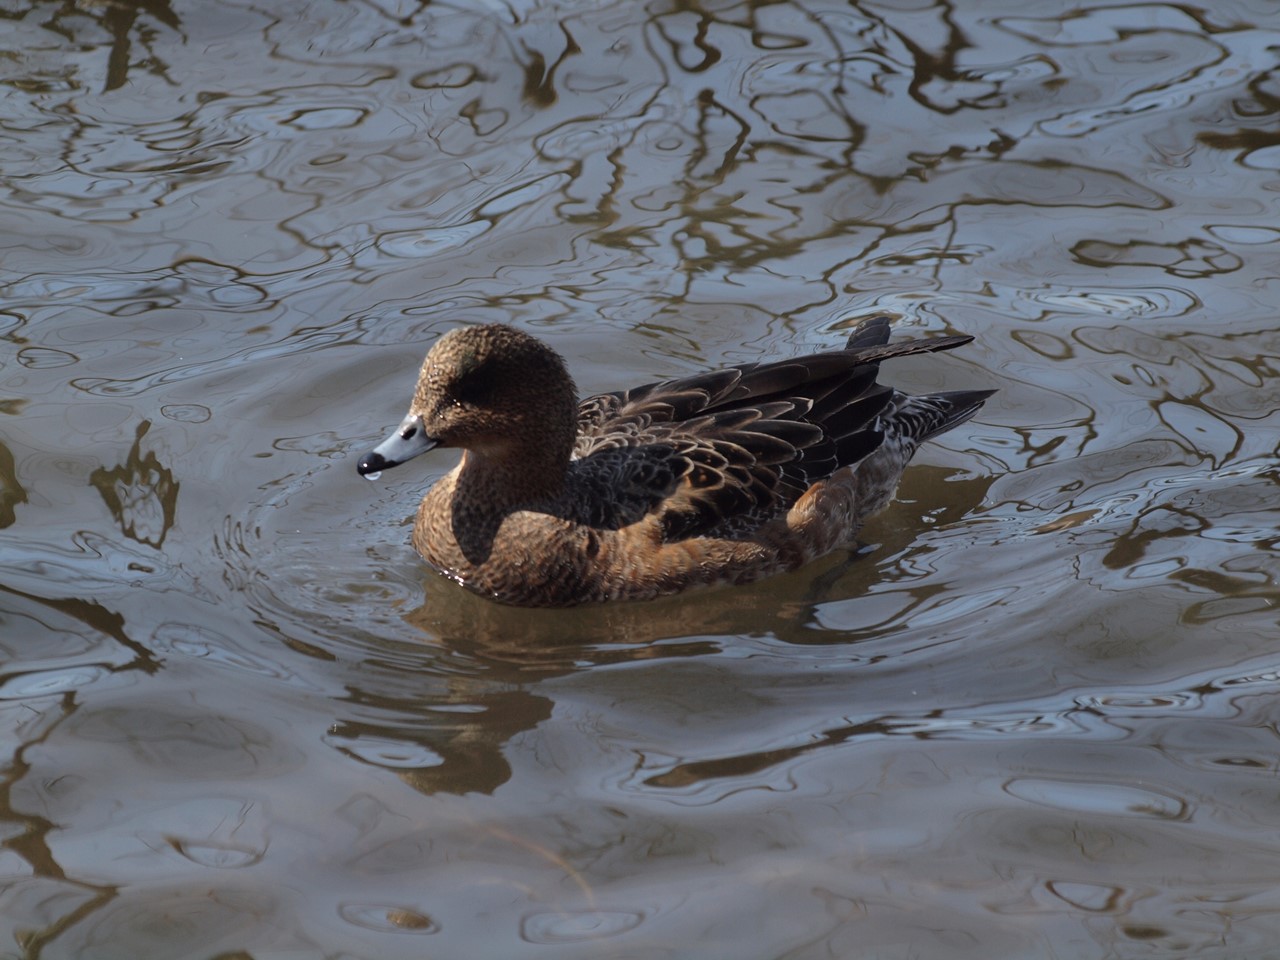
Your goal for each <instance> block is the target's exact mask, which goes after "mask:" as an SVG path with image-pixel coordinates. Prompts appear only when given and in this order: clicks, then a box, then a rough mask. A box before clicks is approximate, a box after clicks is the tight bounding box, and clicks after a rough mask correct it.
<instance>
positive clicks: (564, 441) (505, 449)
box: [357, 323, 577, 476]
mask: <svg viewBox="0 0 1280 960" xmlns="http://www.w3.org/2000/svg"><path fill="white" fill-rule="evenodd" d="M576 418H577V399H576V391H575V389H574V386H573V380H572V379H571V378H570V377H569V373H568V371H567V370H566V369H565V365H564V361H563V360H561V359H560V356H559V355H558V354H557V353H556V352H555V351H554V350H552V349H551V348H550V347H548V346H547V345H546V344H544V343H542V342H541V341H540V340H537V339H535V338H533V337H531V336H529V335H528V334H526V333H522V332H520V331H519V330H516V329H514V328H512V327H508V326H506V325H505V324H500V323H494V324H486V325H484V326H476V327H460V328H458V329H456V330H450V331H449V332H448V333H446V334H445V335H444V336H443V337H441V338H440V339H439V340H437V341H436V343H435V345H434V346H433V347H432V348H431V350H430V352H429V353H428V354H427V359H426V360H425V361H424V362H423V364H422V372H421V374H420V375H419V376H418V387H417V390H416V391H415V392H414V395H413V403H412V404H411V405H410V407H409V415H408V416H407V417H405V418H404V420H403V421H401V423H400V426H398V427H397V428H396V429H395V431H394V432H393V433H392V434H391V435H390V436H389V437H387V439H386V440H384V441H383V442H382V443H380V444H378V446H376V447H375V448H374V449H373V450H372V451H371V452H370V453H368V454H367V455H366V456H364V457H362V458H361V460H360V463H359V465H358V467H357V469H358V470H359V471H360V473H361V475H363V476H370V475H372V474H376V473H378V472H379V471H382V470H386V469H388V468H390V467H394V466H396V465H397V464H401V463H404V462H405V461H406V460H409V459H411V458H413V457H416V456H417V455H418V454H420V453H426V452H427V451H428V450H431V449H432V448H434V447H461V448H463V449H465V450H468V451H473V452H475V453H477V454H479V455H481V456H484V457H486V458H491V459H504V458H511V457H522V458H529V459H537V460H542V459H544V458H546V457H548V456H550V457H553V458H556V459H559V460H560V461H561V462H562V463H567V462H568V459H569V451H570V450H571V449H572V447H573V439H574V435H575V432H576ZM531 466H532V464H531Z"/></svg>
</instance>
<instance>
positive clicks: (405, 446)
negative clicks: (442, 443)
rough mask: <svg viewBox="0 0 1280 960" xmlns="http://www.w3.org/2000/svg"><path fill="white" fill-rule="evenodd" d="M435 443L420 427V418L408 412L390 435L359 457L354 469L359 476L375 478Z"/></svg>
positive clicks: (424, 451)
mask: <svg viewBox="0 0 1280 960" xmlns="http://www.w3.org/2000/svg"><path fill="white" fill-rule="evenodd" d="M435 445H436V441H435V440H432V439H431V438H430V437H428V436H427V431H426V430H424V429H423V428H422V418H421V417H415V416H414V415H413V414H410V415H409V416H407V417H405V418H404V420H402V421H401V422H400V426H398V427H396V429H395V432H394V433H393V434H391V436H389V437H387V439H385V440H383V441H382V442H381V443H380V444H378V445H377V446H376V447H374V448H373V449H372V450H371V451H369V452H368V453H367V454H365V455H364V456H363V457H361V458H360V462H359V464H357V465H356V469H357V470H358V471H359V472H360V476H362V477H368V478H369V479H370V480H376V479H377V477H378V474H380V473H381V472H382V471H383V470H389V469H391V468H392V467H395V466H399V465H400V464H402V463H404V462H405V461H406V460H412V459H413V458H414V457H416V456H417V455H418V454H420V453H426V452H427V451H428V450H430V449H431V448H432V447H434V446H435Z"/></svg>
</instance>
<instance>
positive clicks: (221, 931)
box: [0, 0, 1280, 960]
mask: <svg viewBox="0 0 1280 960" xmlns="http://www.w3.org/2000/svg"><path fill="white" fill-rule="evenodd" d="M1277 44H1280V17H1277V15H1276V13H1275V11H1274V10H1272V9H1271V5H1269V4H1266V3H1259V2H1248V0H1238V2H1234V3H1217V4H1213V5H1212V9H1206V10H1201V9H1199V8H1195V7H1188V6H1185V5H1181V6H1179V5H1173V4H1170V3H1147V4H1137V3H1109V2H1104V3H1099V4H1095V5H1093V6H1091V7H1087V8H1075V7H1071V8H1068V7H1067V6H1065V5H1064V6H1062V7H1060V8H1058V9H1057V10H1054V9H1053V8H1052V7H1049V6H1046V7H1045V8H1044V9H1041V8H1039V7H1035V8H1031V7H1028V5H1027V4H1025V3H1013V2H983V3H978V2H976V0H966V2H962V3H951V4H933V5H929V4H927V3H919V4H914V5H911V4H869V3H867V4H853V5H850V4H837V3H830V4H824V3H821V2H813V3H805V4H801V3H776V4H750V3H737V4H735V3H724V4H706V5H697V4H661V3H654V4H650V5H647V6H646V5H642V4H637V3H632V2H615V3H577V4H573V3H566V4H560V5H537V4H533V3H520V4H515V5H502V4H496V3H491V4H483V5H452V6H450V5H442V4H416V3H395V2H382V0H368V2H363V3H357V2H347V3H338V2H317V3H312V4H306V5H299V4H288V3H282V2H269V3H266V4H257V5H253V6H249V5H241V4H236V3H232V2H208V3H191V2H186V0H178V2H174V3H171V4H170V3H165V2H159V3H147V4H134V3H131V2H130V3H119V4H112V5H98V4H81V5H76V6H68V5H61V4H54V3H50V2H35V3H31V2H27V0H14V2H9V3H8V4H7V5H5V6H3V7H0V83H2V84H3V88H2V89H3V91H4V92H3V99H2V100H0V103H2V104H3V109H2V112H0V116H2V118H3V119H2V120H0V158H2V161H3V162H2V163H0V294H2V296H0V337H2V338H3V341H4V342H3V345H2V346H0V650H2V654H0V656H2V657H3V662H4V666H3V674H2V675H0V714H2V716H3V721H2V722H3V726H2V729H3V730H4V748H3V756H4V758H5V762H4V767H3V790H2V791H0V957H15V958H16V957H39V958H45V960H53V958H95V960H96V958H116V957H119V958H135V957H166V958H192V960H196V958H199V960H212V958H215V957H227V958H230V957H237V958H241V957H253V958H257V960H267V958H270V960H282V958H293V957H299V958H300V957H320V956H324V957H335V958H336V957H342V958H377V960H395V958H401V957H403V958H421V957H426V956H430V957H441V958H443V957H466V958H477V957H479V958H487V957H495V958H504V960H510V958H524V957H529V958H533V957H554V958H557V960H559V958H570V960H572V958H600V957H610V958H618V960H650V958H661V957H672V958H685V957H695V958H734V960H773V958H784V957H785V958H788V960H807V958H820V957H821V958H826V957H874V958H884V960H897V958H908V957H910V958H940V960H942V958H945V960H955V958H965V957H974V958H984V960H985V958H991V957H1048V956H1052V957H1056V958H1091V957H1099V958H1102V957H1117V958H1119V957H1123V958H1130V957H1183V956H1191V955H1194V956H1196V957H1205V958H1212V957H1221V958H1239V957H1242V956H1255V957H1256V956H1264V955H1267V954H1268V953H1269V952H1272V951H1274V947H1273V944H1274V943H1275V942H1276V941H1277V938H1278V937H1280V896H1278V895H1277V893H1276V884H1275V878H1276V876H1277V874H1278V873H1280V842H1278V841H1277V839H1276V837H1277V830H1276V827H1277V824H1278V823H1280V814H1278V813H1277V809H1276V803H1275V782H1276V771H1277V761H1276V756H1277V746H1278V744H1277V722H1278V721H1280V714H1278V711H1277V707H1276V695H1277V693H1280V653H1277V649H1276V643H1275V639H1274V638H1275V636H1276V626H1277V614H1276V605H1277V601H1278V599H1280V590H1278V589H1277V583H1276V581H1277V576H1278V575H1280V565H1278V564H1277V543H1278V542H1280V538H1278V537H1277V534H1276V530H1277V526H1278V520H1280V508H1278V507H1277V506H1276V503H1277V489H1276V487H1277V483H1278V482H1280V471H1277V467H1276V454H1277V439H1278V437H1280V433H1278V432H1277V427H1278V426H1280V422H1278V420H1280V416H1278V415H1277V412H1276V411H1277V408H1280V403H1278V402H1277V401H1278V400H1280V393H1278V391H1277V387H1276V383H1277V381H1276V374H1277V370H1276V367H1277V357H1280V332H1277V322H1276V315H1275V308H1274V305H1273V304H1274V301H1275V291H1276V279H1275V278H1276V275H1277V264H1280V228H1277V226H1276V224H1277V222H1280V217H1278V216H1277V200H1276V195H1277V191H1280V177H1278V175H1277V174H1278V171H1280V153H1278V151H1280V147H1278V146H1277V142H1278V141H1277V138H1276V135H1275V132H1274V131H1275V123H1276V113H1277V111H1280V81H1277V79H1276V76H1275V56H1274V49H1275V47H1276V46H1277ZM873 312H889V313H892V314H893V315H894V316H896V317H898V318H899V319H898V320H897V321H896V326H897V327H898V328H899V330H900V333H899V335H907V334H912V335H922V334H943V333H952V332H963V333H969V334H973V335H974V336H975V337H976V338H977V339H976V341H975V342H974V343H973V344H971V345H970V346H968V347H966V348H964V349H963V350H961V351H957V352H955V353H952V354H949V355H947V356H945V357H929V358H915V359H907V360H903V361H898V362H895V364H893V365H892V366H891V367H890V368H887V369H886V372H887V374H888V377H889V379H890V380H891V381H892V382H893V383H895V384H896V385H898V386H900V387H903V388H906V389H911V390H917V391H921V390H932V389H971V388H972V389H980V388H985V387H993V388H998V389H999V390H1000V392H999V393H998V394H997V395H996V397H995V398H993V400H992V401H991V402H989V403H988V405H987V407H986V408H985V409H984V410H983V412H982V414H981V415H980V416H979V417H978V418H977V419H976V420H975V421H972V422H970V423H969V424H966V425H965V426H964V427H962V428H960V429H959V430H956V431H954V432H952V433H949V434H947V435H946V436H945V437H943V438H941V441H940V442H937V443H933V444H930V445H929V446H928V447H926V448H925V449H924V450H922V451H921V453H920V454H919V455H918V456H917V458H916V463H915V466H913V467H912V469H911V470H910V471H909V472H908V474H907V477H906V479H905V482H904V484H903V487H902V490H901V493H900V499H899V502H898V503H897V504H895V506H894V507H893V508H892V509H891V510H890V511H889V512H888V513H886V514H884V515H883V516H881V517H880V518H878V519H877V520H876V521H875V522H874V523H873V524H872V525H871V526H870V527H869V528H868V529H867V530H866V531H865V537H864V538H865V540H866V547H865V548H864V549H862V550H860V551H859V552H858V553H857V554H856V555H854V556H838V557H832V558H829V559H828V560H826V561H823V562H821V563H818V564H815V565H813V566H812V567H809V568H806V569H805V570H803V571H800V572H798V573H795V574H792V575H789V576H786V577H782V578H778V579H776V580H772V581H768V582H766V583H762V584H757V585H752V586H749V587H745V588H740V589H736V590H723V591H715V592H710V593H704V594H697V595H691V596H687V597H676V598H671V599H667V600H663V601H659V602H655V603H648V604H638V605H617V606H609V607H597V608H584V609H577V610H570V611H558V612H557V611H519V610H511V609H508V608H503V607H499V606H495V605H493V604H489V603H487V602H485V601H483V600H480V599H478V598H475V597H471V596H469V595H467V594H465V593H464V592H463V591H461V590H460V589H459V588H457V587H455V586H454V585H452V584H450V583H448V582H447V581H444V580H441V579H439V578H437V577H434V576H432V575H430V574H429V573H427V572H426V571H425V570H424V568H423V567H422V565H421V563H420V562H419V560H418V559H417V557H416V555H415V554H414V553H413V551H412V549H411V548H410V547H409V545H408V527H407V526H406V518H407V517H408V516H409V515H410V513H411V512H412V510H413V506H414V503H415V501H416V498H417V497H418V496H419V495H420V493H421V491H422V489H423V488H424V487H425V486H426V485H427V484H428V483H429V482H430V481H431V480H432V479H434V477H436V476H438V475H439V474H440V473H442V472H443V471H445V470H446V469H448V468H449V466H450V465H451V464H452V462H453V457H454V455H453V454H451V453H450V452H449V451H439V452H437V453H433V454H431V455H430V456H428V457H424V458H422V459H421V460H420V461H414V463H413V464H411V465H410V466H409V467H405V468H403V469H402V471H401V470H398V471H396V472H395V473H393V474H389V475H387V476H386V477H385V478H383V479H379V480H378V481H377V482H376V483H373V484H369V483H366V482H364V481H363V480H361V479H360V478H359V477H358V476H357V475H356V471H355V461H356V459H357V458H358V457H359V455H360V454H362V453H364V452H365V451H366V450H367V449H368V448H369V447H371V446H372V444H373V443H375V442H377V440H379V439H380V438H381V437H382V436H383V435H385V433H386V431H387V430H389V429H390V428H391V427H393V426H394V425H395V424H396V423H398V422H399V420H400V418H401V417H402V416H403V415H404V411H405V408H406V406H407V404H408V400H409V396H410V392H411V389H412V384H413V381H414V378H415V376H416V371H417V367H418V365H419V364H420V362H421V358H422V354H423V353H424V352H425V350H426V348H427V347H428V346H429V345H430V344H431V343H432V342H433V340H434V339H435V337H437V336H438V335H439V334H440V333H441V332H442V331H444V330H446V329H448V328H450V327H452V326H454V325H455V324H456V323H457V322H459V321H460V320H468V321H491V320H501V321H506V322H511V323H515V324H517V325H519V326H521V327H522V328H524V329H526V330H529V331H531V332H534V333H535V334H537V335H539V336H542V337H544V338H545V339H546V340H548V341H549V342H550V343H551V344H552V345H553V346H554V347H555V348H556V349H557V350H559V351H560V352H562V353H563V354H564V355H565V357H566V358H567V360H568V362H569V364H570V366H571V368H572V370H573V371H574V373H575V376H576V378H577V382H578V385H579V387H580V388H581V389H582V390H583V392H590V391H595V390H600V389H612V388H615V387H621V386H626V385H630V384H635V383H640V382H644V381H647V380H652V379H656V378H659V377H666V376H677V375H680V374H684V373H688V372H692V371H696V370H700V369H704V368H707V367H711V366H715V365H718V364H723V363H732V362H741V361H744V360H750V359H756V358H758V357H760V356H770V357H772V356H786V355H789V354H794V353H798V352H801V351H804V350H812V349H819V348H822V347H830V346H834V345H837V344H839V343H840V342H841V340H842V335H841V332H840V331H841V330H842V329H844V328H845V327H847V326H848V325H849V324H850V323H852V322H853V321H854V320H856V318H858V317H861V316H866V315H868V314H870V313H873Z"/></svg>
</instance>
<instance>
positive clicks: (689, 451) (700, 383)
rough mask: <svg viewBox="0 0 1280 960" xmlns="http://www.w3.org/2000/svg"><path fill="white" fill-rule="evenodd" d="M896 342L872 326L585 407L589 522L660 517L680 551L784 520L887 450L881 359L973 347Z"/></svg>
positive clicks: (583, 460) (584, 482)
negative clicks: (802, 349) (821, 488)
mask: <svg viewBox="0 0 1280 960" xmlns="http://www.w3.org/2000/svg"><path fill="white" fill-rule="evenodd" d="M888 333H889V327H888V321H887V320H886V319H884V318H874V319H872V320H868V321H864V322H863V323H862V324H860V325H859V326H858V327H857V328H856V329H855V330H854V331H853V334H852V335H851V336H850V338H849V342H848V345H847V347H846V348H845V349H844V350H835V351H831V352H828V353H819V354H814V355H812V356H807V357H800V358H797V359H793V360H782V361H778V362H775V363H766V364H745V365H742V366H736V367H729V368H726V369H723V370H717V371H714V372H711V373H703V374H696V375H694V376H691V377H683V378H681V379H678V380H667V381H662V382H658V383H650V384H645V385H644V386H641V387H636V388H634V389H632V390H628V391H621V392H618V393H607V394H600V395H598V396H594V397H589V398H588V399H586V400H584V401H583V402H582V404H581V405H580V408H579V418H578V442H577V445H576V447H575V450H574V455H575V460H574V463H573V466H572V469H571V482H572V483H573V484H575V485H576V486H577V487H578V488H579V489H578V494H579V495H578V496H576V497H575V499H576V500H577V501H578V502H580V503H583V504H584V506H583V509H584V510H590V511H591V512H592V514H593V516H591V517H590V518H587V517H584V518H583V519H584V520H587V521H588V522H592V523H594V524H596V525H599V526H605V527H612V528H615V529H616V528H618V527H621V526H625V525H627V524H630V523H634V522H636V521H638V520H640V519H642V518H643V517H645V516H646V515H649V514H651V513H656V514H657V516H658V519H659V522H660V524H661V526H662V530H663V535H664V537H665V538H666V539H667V540H668V541H672V540H678V539H682V538H685V537H691V536H699V535H715V536H733V535H736V534H740V533H747V532H750V531H751V530H753V529H754V528H755V527H757V526H759V525H760V524H761V523H763V522H765V521H767V520H768V519H770V518H772V517H775V516H777V515H779V514H780V513H781V512H783V511H784V510H786V509H788V508H789V507H790V506H791V505H792V504H794V503H795V502H796V500H797V499H798V498H799V497H800V496H801V495H802V494H803V493H804V491H805V490H807V489H808V488H809V486H810V485H811V484H813V483H814V482H815V481H817V480H820V479H823V478H825V477H828V476H830V475H831V474H832V473H833V472H834V471H835V470H837V469H839V468H840V467H842V466H845V465H847V464H850V463H856V462H858V461H859V460H861V459H862V458H863V457H866V456H867V455H869V454H870V453H872V452H874V451H875V450H876V449H877V448H878V447H879V446H880V445H881V443H882V442H883V440H884V434H883V432H882V431H881V429H880V417H881V414H882V412H884V411H885V410H886V408H887V407H888V406H889V405H890V402H891V400H893V399H894V397H895V396H901V395H900V394H895V391H893V390H891V389H890V388H888V387H885V386H881V385H879V384H877V383H876V382H875V381H876V375H877V372H878V367H879V363H880V361H882V360H885V359H888V358H890V357H898V356H908V355H910V354H914V353H927V352H933V351H935V350H948V349H951V348H953V347H958V346H960V345H961V344H963V343H967V342H968V341H969V340H970V339H971V338H969V337H939V338H936V339H932V340H915V341H909V342H904V343H897V344H888V343H886V342H885V341H886V340H887V338H888ZM588 505H589V506H588ZM606 513H607V514H608V515H607V516H605V515H604V514H606ZM597 514H598V515H597Z"/></svg>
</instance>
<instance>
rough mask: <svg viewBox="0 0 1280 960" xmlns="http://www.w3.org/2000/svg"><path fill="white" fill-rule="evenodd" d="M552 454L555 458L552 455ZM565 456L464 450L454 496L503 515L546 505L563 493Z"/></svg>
mask: <svg viewBox="0 0 1280 960" xmlns="http://www.w3.org/2000/svg"><path fill="white" fill-rule="evenodd" d="M553 454H556V455H553ZM568 470H569V455H568V453H564V454H563V455H559V451H550V450H547V449H546V448H538V449H536V450H528V449H525V450H506V451H502V452H495V451H479V450H467V451H465V452H464V453H463V455H462V464H461V466H460V468H459V471H458V479H457V481H456V483H455V485H454V491H455V496H457V495H459V494H460V495H462V497H463V498H464V499H465V500H466V501H468V502H470V503H473V504H484V505H485V507H486V508H488V509H491V510H493V511H495V512H499V513H506V512H508V511H511V510H518V509H521V508H524V507H537V506H547V505H550V504H552V503H554V502H555V501H557V500H559V499H560V498H561V497H562V496H563V495H564V492H565V481H566V476H567V474H568Z"/></svg>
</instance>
